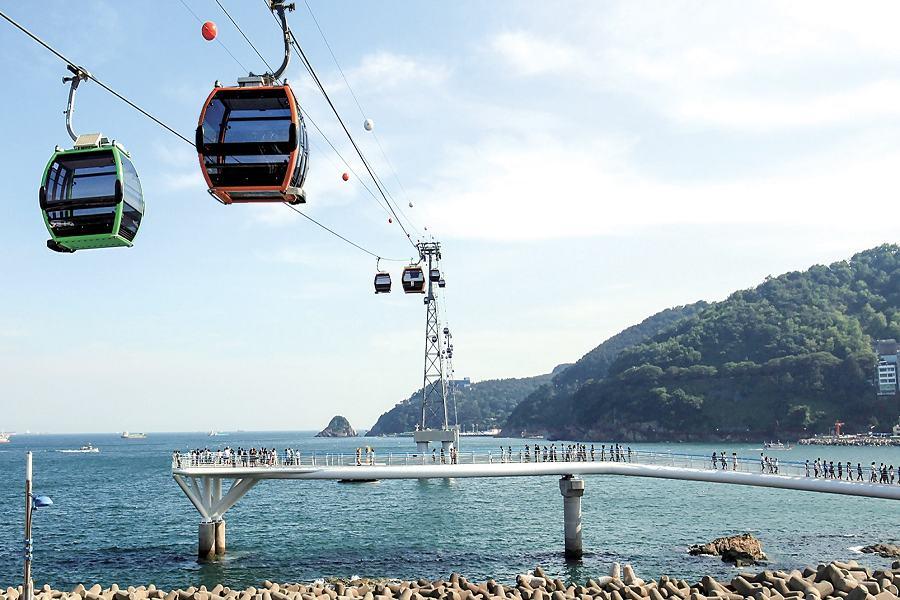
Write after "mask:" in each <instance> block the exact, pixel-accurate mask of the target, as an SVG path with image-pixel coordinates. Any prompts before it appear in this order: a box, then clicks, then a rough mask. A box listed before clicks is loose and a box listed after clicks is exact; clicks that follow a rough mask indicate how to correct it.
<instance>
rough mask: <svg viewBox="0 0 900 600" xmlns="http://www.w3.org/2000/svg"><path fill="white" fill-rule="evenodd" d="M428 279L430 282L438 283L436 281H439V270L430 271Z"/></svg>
mask: <svg viewBox="0 0 900 600" xmlns="http://www.w3.org/2000/svg"><path fill="white" fill-rule="evenodd" d="M428 277H429V279H430V280H431V281H432V282H438V281H440V280H441V271H440V269H431V272H430V273H429V276H428Z"/></svg>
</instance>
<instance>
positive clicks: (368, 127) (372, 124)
mask: <svg viewBox="0 0 900 600" xmlns="http://www.w3.org/2000/svg"><path fill="white" fill-rule="evenodd" d="M363 127H365V128H366V131H372V130H373V129H375V121H373V120H372V119H366V122H365V123H363Z"/></svg>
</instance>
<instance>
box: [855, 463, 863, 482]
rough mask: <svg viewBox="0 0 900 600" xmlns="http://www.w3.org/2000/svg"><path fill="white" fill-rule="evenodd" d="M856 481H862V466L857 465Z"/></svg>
mask: <svg viewBox="0 0 900 600" xmlns="http://www.w3.org/2000/svg"><path fill="white" fill-rule="evenodd" d="M856 480H857V481H862V480H863V479H862V464H860V463H856Z"/></svg>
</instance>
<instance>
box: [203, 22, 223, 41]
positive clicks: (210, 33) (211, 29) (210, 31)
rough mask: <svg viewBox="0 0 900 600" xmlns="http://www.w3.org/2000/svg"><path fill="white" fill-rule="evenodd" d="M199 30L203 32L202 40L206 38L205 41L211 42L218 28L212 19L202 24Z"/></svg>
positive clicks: (217, 32)
mask: <svg viewBox="0 0 900 600" xmlns="http://www.w3.org/2000/svg"><path fill="white" fill-rule="evenodd" d="M200 32H201V33H202V34H203V39H204V40H206V41H207V42H211V41H213V40H214V39H216V36H217V35H218V34H219V28H218V27H216V24H215V23H213V22H212V21H207V22H206V23H204V24H203V27H202V28H201V29H200Z"/></svg>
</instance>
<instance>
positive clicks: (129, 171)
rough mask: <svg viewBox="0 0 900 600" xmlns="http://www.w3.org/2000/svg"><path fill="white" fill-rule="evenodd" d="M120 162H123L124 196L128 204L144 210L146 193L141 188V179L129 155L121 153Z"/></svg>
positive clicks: (141, 210)
mask: <svg viewBox="0 0 900 600" xmlns="http://www.w3.org/2000/svg"><path fill="white" fill-rule="evenodd" d="M119 162H121V163H122V191H123V192H124V193H123V194H122V198H123V199H124V200H125V203H126V204H130V205H131V206H132V207H133V208H135V209H136V210H138V211H140V212H144V193H143V190H142V189H141V179H140V178H139V177H138V174H137V171H136V170H135V168H134V165H133V164H131V161H130V160H129V159H128V157H127V156H124V155H120V156H119Z"/></svg>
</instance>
